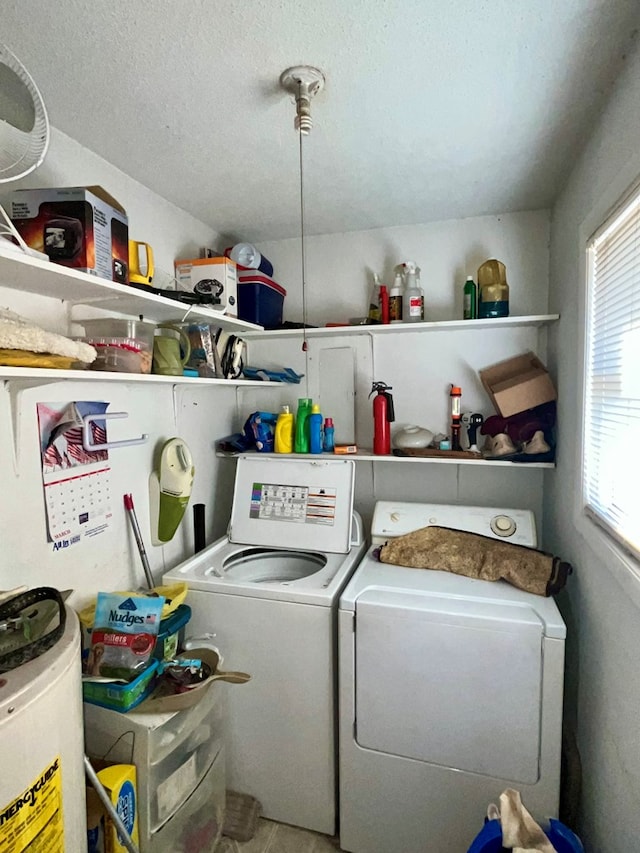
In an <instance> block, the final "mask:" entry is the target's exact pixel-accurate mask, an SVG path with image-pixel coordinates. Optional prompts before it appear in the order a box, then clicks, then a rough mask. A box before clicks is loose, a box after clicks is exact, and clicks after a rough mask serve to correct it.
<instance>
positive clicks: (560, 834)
mask: <svg viewBox="0 0 640 853" xmlns="http://www.w3.org/2000/svg"><path fill="white" fill-rule="evenodd" d="M545 835H546V836H547V838H548V839H549V841H550V842H551V843H552V844H553V846H554V847H555V849H556V851H557V853H584V847H583V846H582V842H581V841H580V839H579V838H578V836H577V835H575V834H574V833H573V832H572V831H571V830H570V829H569V828H568V827H566V826H565V825H564V824H563V823H560V821H559V820H554V819H553V818H552V819H551V820H550V821H549V828H548V829H546V830H545ZM503 849H504V848H503V847H502V827H501V826H500V821H499V820H488V821H487V822H486V823H485V825H484V827H483V828H482V831H481V832H480V834H479V835H477V836H476V838H475V839H474V840H473V842H472V844H471V847H469V849H468V851H467V853H500V851H501V850H503Z"/></svg>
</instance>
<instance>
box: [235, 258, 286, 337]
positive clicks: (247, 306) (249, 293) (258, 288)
mask: <svg viewBox="0 0 640 853" xmlns="http://www.w3.org/2000/svg"><path fill="white" fill-rule="evenodd" d="M286 295H287V291H286V290H285V289H284V287H281V286H280V285H279V284H277V282H275V281H274V280H273V279H272V278H269V277H268V276H266V275H261V274H260V273H259V272H257V271H256V270H239V271H238V317H239V318H240V319H241V320H246V321H247V322H248V323H256V324H257V325H258V326H264V327H265V329H273V328H275V327H277V326H281V325H282V311H283V307H284V298H285V296H286Z"/></svg>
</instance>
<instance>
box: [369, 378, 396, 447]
mask: <svg viewBox="0 0 640 853" xmlns="http://www.w3.org/2000/svg"><path fill="white" fill-rule="evenodd" d="M391 390H392V389H391V385H387V383H386V382H374V383H373V386H372V388H371V394H373V393H375V394H376V396H375V397H374V398H373V452H374V453H375V454H376V456H388V455H389V454H390V453H391V427H390V426H389V425H390V424H391V423H392V422H393V421H394V420H395V412H394V411H393V397H392V396H391V394H389V391H391ZM371 394H369V396H371Z"/></svg>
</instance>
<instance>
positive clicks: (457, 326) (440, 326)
mask: <svg viewBox="0 0 640 853" xmlns="http://www.w3.org/2000/svg"><path fill="white" fill-rule="evenodd" d="M559 319H560V315H559V314H533V315H531V316H523V317H496V318H494V319H489V320H439V321H437V322H434V323H393V324H391V323H390V324H389V325H385V326H382V325H373V326H328V327H327V326H322V327H319V328H315V329H306V330H304V329H261V330H260V331H251V332H247V333H246V334H245V335H244V337H246V338H252V339H257V338H291V337H302V336H303V332H306V337H307V338H316V337H324V336H329V335H390V334H397V333H400V334H405V333H407V332H439V331H460V330H462V329H464V330H466V331H471V330H472V329H504V328H509V327H511V328H516V327H519V326H544V325H546V324H548V323H553V322H555V321H556V320H559Z"/></svg>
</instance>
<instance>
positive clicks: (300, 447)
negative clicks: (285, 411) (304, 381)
mask: <svg viewBox="0 0 640 853" xmlns="http://www.w3.org/2000/svg"><path fill="white" fill-rule="evenodd" d="M311 405H312V404H311V397H300V398H299V400H298V412H297V414H296V431H295V440H294V444H293V450H294V453H308V452H309V424H308V421H309V415H310V414H311Z"/></svg>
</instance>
